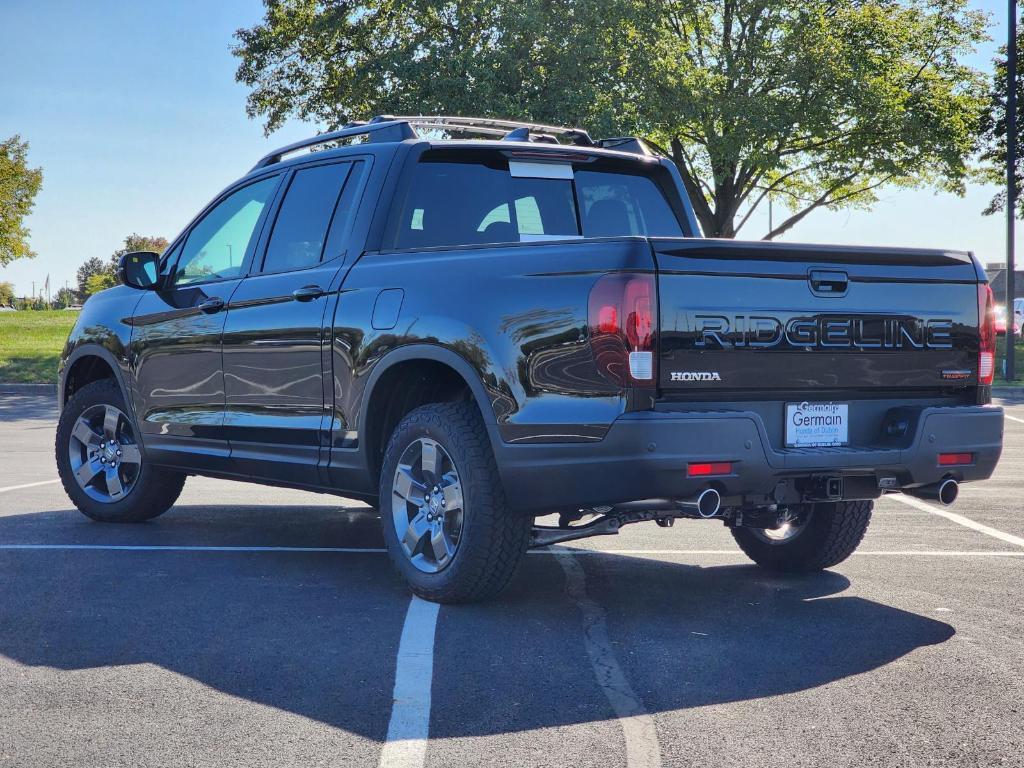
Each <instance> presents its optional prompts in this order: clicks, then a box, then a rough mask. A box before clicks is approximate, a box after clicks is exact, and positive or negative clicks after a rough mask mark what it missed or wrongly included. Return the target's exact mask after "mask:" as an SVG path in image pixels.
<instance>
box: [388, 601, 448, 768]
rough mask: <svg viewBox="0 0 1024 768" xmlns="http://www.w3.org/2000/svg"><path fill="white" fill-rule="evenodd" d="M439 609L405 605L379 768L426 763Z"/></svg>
mask: <svg viewBox="0 0 1024 768" xmlns="http://www.w3.org/2000/svg"><path fill="white" fill-rule="evenodd" d="M439 608H440V606H439V605H438V604H437V603H428V602H427V601H426V600H421V599H420V598H418V597H413V598H412V600H411V601H410V602H409V610H408V611H407V612H406V614H405V625H404V626H403V627H402V639H401V641H400V642H399V643H398V662H397V664H396V666H395V692H394V694H393V700H394V703H393V704H392V706H391V721H390V722H389V723H388V735H387V738H386V740H385V742H384V748H383V749H382V750H381V753H380V762H379V763H378V765H379V766H380V768H422V766H423V765H424V764H425V763H426V761H427V736H428V735H429V730H430V689H431V686H432V685H433V680H434V632H435V630H436V629H437V613H438V609H439Z"/></svg>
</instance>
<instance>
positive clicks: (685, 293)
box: [651, 239, 979, 399]
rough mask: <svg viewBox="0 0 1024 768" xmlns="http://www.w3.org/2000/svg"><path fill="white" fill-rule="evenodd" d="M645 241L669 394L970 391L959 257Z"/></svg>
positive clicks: (971, 318)
mask: <svg viewBox="0 0 1024 768" xmlns="http://www.w3.org/2000/svg"><path fill="white" fill-rule="evenodd" d="M651 243H652V247H653V249H654V254H655V260H656V263H657V269H658V301H659V306H660V321H661V324H660V338H659V349H660V355H659V363H660V364H659V366H658V369H659V374H658V378H659V388H660V389H661V390H662V392H664V393H666V394H673V393H677V394H684V393H700V394H702V395H711V394H722V395H729V396H736V395H739V396H742V395H745V394H748V393H749V394H750V395H752V396H754V395H755V393H757V394H756V396H758V397H765V398H770V397H771V393H772V391H776V392H778V393H779V395H780V396H782V394H783V393H785V396H786V397H789V396H790V394H791V393H796V394H797V395H798V396H800V397H802V398H804V399H806V398H808V397H812V396H813V397H819V398H823V399H828V397H829V390H832V391H834V392H835V391H840V390H841V391H843V392H844V393H846V392H851V391H852V392H861V391H862V392H863V393H864V394H865V395H866V396H869V397H870V396H873V395H879V396H880V395H882V394H884V393H890V394H892V393H901V394H904V395H911V396H912V395H913V393H914V390H918V391H919V392H920V394H924V392H925V391H927V392H929V393H936V391H937V390H951V389H964V388H968V387H976V386H977V381H978V349H979V329H978V283H979V275H978V272H977V270H976V268H975V266H974V263H973V261H972V259H971V257H970V256H969V255H968V254H966V253H961V252H951V251H931V250H916V249H914V250H911V249H883V248H863V247H842V246H840V247H837V246H819V245H790V244H782V243H765V242H738V241H729V240H681V239H652V240H651Z"/></svg>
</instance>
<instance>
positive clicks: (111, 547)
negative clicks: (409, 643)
mask: <svg viewBox="0 0 1024 768" xmlns="http://www.w3.org/2000/svg"><path fill="white" fill-rule="evenodd" d="M3 550H27V551H32V550H55V551H61V550H72V551H73V550H85V551H99V552H240V553H246V552H270V553H273V552H299V553H302V552H308V553H311V554H316V553H321V552H326V553H335V554H342V555H362V554H369V555H380V554H384V553H385V552H387V550H386V549H384V548H383V547H263V546H245V545H239V546H200V545H194V546H193V545H185V544H183V545H178V544H0V551H3ZM527 554H529V555H558V556H560V557H563V556H564V557H575V556H577V555H584V556H588V555H624V556H663V555H676V556H682V555H723V556H727V557H746V555H744V554H743V553H742V552H741V551H740V550H738V549H531V550H530V551H529V552H527ZM853 554H854V555H858V556H863V555H868V556H883V557H885V556H890V557H891V556H898V557H904V556H908V555H920V556H923V557H1024V552H1017V551H1014V550H1010V551H1003V552H1000V551H984V550H929V549H903V550H877V551H870V550H868V551H863V552H861V551H857V552H854V553H853Z"/></svg>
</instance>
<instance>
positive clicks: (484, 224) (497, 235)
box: [395, 162, 579, 248]
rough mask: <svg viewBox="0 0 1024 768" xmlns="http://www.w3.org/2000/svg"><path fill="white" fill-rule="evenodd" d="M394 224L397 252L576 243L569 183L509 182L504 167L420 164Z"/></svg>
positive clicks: (573, 209) (512, 178)
mask: <svg viewBox="0 0 1024 768" xmlns="http://www.w3.org/2000/svg"><path fill="white" fill-rule="evenodd" d="M417 171H418V172H417V174H416V178H415V179H414V180H413V183H412V188H411V190H410V193H409V197H408V198H407V200H406V204H405V207H404V209H403V212H402V214H401V219H400V220H399V225H398V232H397V233H396V234H397V237H396V246H395V247H397V248H429V247H431V246H440V245H472V244H475V243H508V242H519V241H520V239H522V236H523V235H526V236H527V238H529V236H538V235H550V236H554V237H579V227H578V225H577V222H576V206H575V202H574V199H573V190H572V182H571V181H569V180H568V179H528V178H514V177H512V176H510V175H509V172H508V168H507V166H506V167H491V166H488V165H483V164H480V163H446V162H425V163H421V164H420V166H419V167H418V169H417Z"/></svg>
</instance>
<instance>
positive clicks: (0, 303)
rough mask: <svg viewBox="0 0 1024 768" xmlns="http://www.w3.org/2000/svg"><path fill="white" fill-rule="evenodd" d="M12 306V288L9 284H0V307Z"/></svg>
mask: <svg viewBox="0 0 1024 768" xmlns="http://www.w3.org/2000/svg"><path fill="white" fill-rule="evenodd" d="M13 306H14V286H13V285H11V284H10V283H0V307H13Z"/></svg>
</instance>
